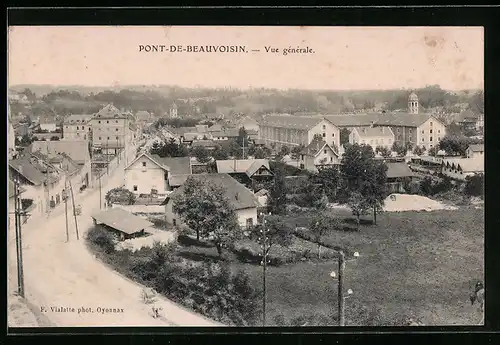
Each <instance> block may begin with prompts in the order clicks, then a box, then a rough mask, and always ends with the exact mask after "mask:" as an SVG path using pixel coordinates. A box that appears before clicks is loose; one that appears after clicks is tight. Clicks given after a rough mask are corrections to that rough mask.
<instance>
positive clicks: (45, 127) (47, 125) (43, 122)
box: [39, 115, 57, 132]
mask: <svg viewBox="0 0 500 345" xmlns="http://www.w3.org/2000/svg"><path fill="white" fill-rule="evenodd" d="M39 126H40V130H41V131H46V132H55V131H56V130H57V119H56V117H55V116H54V115H46V116H42V117H40V122H39Z"/></svg>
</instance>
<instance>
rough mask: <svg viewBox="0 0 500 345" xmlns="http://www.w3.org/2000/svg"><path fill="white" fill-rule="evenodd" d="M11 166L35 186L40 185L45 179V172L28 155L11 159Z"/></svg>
mask: <svg viewBox="0 0 500 345" xmlns="http://www.w3.org/2000/svg"><path fill="white" fill-rule="evenodd" d="M9 167H11V168H12V169H14V170H15V171H16V172H17V173H19V174H20V175H22V176H23V177H24V178H25V179H27V180H28V181H29V182H31V183H32V184H33V185H35V186H39V185H41V184H42V183H43V182H44V181H45V177H46V176H45V174H44V173H43V172H42V171H40V170H39V169H38V167H37V166H35V165H34V164H33V163H32V162H31V160H30V158H29V157H27V156H23V157H21V158H17V159H12V160H10V161H9Z"/></svg>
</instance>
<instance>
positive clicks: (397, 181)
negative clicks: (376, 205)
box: [386, 162, 414, 193]
mask: <svg viewBox="0 0 500 345" xmlns="http://www.w3.org/2000/svg"><path fill="white" fill-rule="evenodd" d="M386 164H387V189H388V191H389V192H390V193H404V185H405V180H407V179H411V178H412V177H413V176H414V175H413V172H412V171H411V169H410V168H409V167H408V165H407V164H406V163H404V162H398V163H386Z"/></svg>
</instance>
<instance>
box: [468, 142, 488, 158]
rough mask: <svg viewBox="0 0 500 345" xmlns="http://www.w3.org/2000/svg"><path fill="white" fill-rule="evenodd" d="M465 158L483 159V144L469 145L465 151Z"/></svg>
mask: <svg viewBox="0 0 500 345" xmlns="http://www.w3.org/2000/svg"><path fill="white" fill-rule="evenodd" d="M465 155H466V157H467V158H479V157H481V158H483V159H484V144H475V145H469V147H468V148H467V151H465Z"/></svg>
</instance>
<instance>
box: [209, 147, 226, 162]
mask: <svg viewBox="0 0 500 345" xmlns="http://www.w3.org/2000/svg"><path fill="white" fill-rule="evenodd" d="M212 157H213V158H214V159H215V160H226V159H228V158H229V155H228V154H227V151H226V150H224V148H223V147H222V146H220V145H217V146H215V149H214V150H213V151H212Z"/></svg>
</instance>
